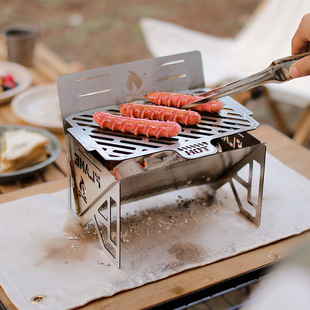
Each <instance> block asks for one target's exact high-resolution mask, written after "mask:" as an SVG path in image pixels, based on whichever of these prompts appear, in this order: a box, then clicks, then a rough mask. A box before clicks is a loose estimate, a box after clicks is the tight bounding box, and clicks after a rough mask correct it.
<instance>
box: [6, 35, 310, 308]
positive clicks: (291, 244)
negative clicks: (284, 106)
mask: <svg viewBox="0 0 310 310" xmlns="http://www.w3.org/2000/svg"><path fill="white" fill-rule="evenodd" d="M5 57H6V56H5V52H4V46H3V42H2V41H1V40H0V59H5ZM35 59H36V60H35V67H34V68H31V69H30V71H31V72H32V75H33V77H34V79H33V81H34V82H33V84H34V85H38V84H44V83H51V82H55V80H56V77H57V76H58V75H60V74H63V73H69V72H73V71H77V70H79V69H81V68H82V67H81V65H80V64H79V63H74V64H68V63H66V62H64V61H63V60H62V59H60V58H59V57H58V56H57V55H55V54H54V53H53V52H52V51H50V50H49V49H47V48H46V47H45V46H44V45H42V44H39V45H38V46H37V49H36V58H35ZM0 124H14V125H16V124H17V125H29V124H26V123H24V122H23V121H21V120H19V119H18V118H17V117H16V116H15V115H14V114H13V112H12V110H11V108H10V104H9V103H8V104H3V105H0ZM252 134H253V135H254V136H255V137H257V138H258V139H259V140H260V141H261V142H266V143H267V151H268V152H269V153H271V154H272V155H274V156H275V157H277V158H278V159H280V160H281V161H282V162H283V163H284V164H286V165H287V166H289V167H291V168H293V169H295V170H296V171H297V172H299V173H300V174H302V175H304V176H305V177H307V178H309V179H310V151H309V150H308V149H306V148H304V147H303V146H301V145H299V144H297V143H295V142H294V141H293V140H291V139H289V138H288V137H286V136H284V135H283V134H281V133H279V132H278V131H277V130H275V129H272V128H271V127H268V126H264V125H262V126H260V127H259V128H258V129H256V130H255V131H253V132H252ZM55 135H56V137H57V138H58V139H59V141H60V142H61V145H62V152H61V154H60V156H59V157H58V158H57V159H56V161H55V163H53V164H51V165H49V166H48V167H47V168H46V169H45V170H44V171H43V172H41V173H37V174H35V175H34V176H33V177H30V178H27V179H24V180H21V181H17V182H11V183H5V184H1V185H0V204H1V203H4V202H8V201H11V200H14V199H18V198H22V197H26V196H31V195H35V194H38V193H52V192H56V191H59V190H61V189H64V188H66V187H67V186H68V183H67V172H68V171H67V159H66V153H65V141H64V136H63V134H62V133H55ZM308 239H310V232H309V231H308V232H305V233H303V234H300V235H297V236H294V237H290V238H287V239H284V240H281V241H279V242H275V243H272V244H270V245H268V246H263V247H260V248H258V249H255V250H252V251H249V252H247V253H243V254H240V255H237V256H234V257H231V258H228V259H224V260H221V261H219V262H215V263H212V264H209V265H206V266H203V267H200V268H195V269H191V270H188V271H185V272H182V273H179V274H176V275H173V276H170V277H168V278H166V279H163V280H160V281H156V282H153V283H150V284H146V285H144V286H142V287H138V288H136V289H132V290H128V291H125V292H121V293H118V294H116V295H114V296H112V297H108V298H102V299H99V300H96V301H93V302H91V303H89V304H87V305H86V306H84V307H82V308H83V309H92V310H94V309H103V308H104V309H127V310H130V309H142V308H147V307H151V306H154V305H157V304H160V303H163V302H166V301H169V300H172V299H174V298H178V297H181V296H184V295H186V294H189V293H191V292H194V291H197V290H200V289H202V288H204V287H208V286H210V285H213V284H216V283H219V282H221V281H225V280H228V279H231V278H233V277H235V276H238V275H240V274H244V273H247V272H249V271H251V270H255V269H257V268H260V267H263V266H266V265H269V264H270V263H273V262H274V261H275V260H277V259H278V258H283V257H285V256H287V255H288V254H289V253H290V251H291V250H292V249H294V248H295V247H296V246H297V245H299V244H300V243H302V242H305V241H306V240H308ZM270 254H273V255H272V256H271V255H270ZM271 257H272V258H271ZM0 301H1V302H2V303H3V305H4V306H5V307H6V308H7V309H16V308H15V306H14V305H13V304H12V303H11V301H10V300H9V299H8V297H7V296H6V294H5V292H4V291H3V290H2V289H1V287H0Z"/></svg>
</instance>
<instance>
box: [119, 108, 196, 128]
mask: <svg viewBox="0 0 310 310" xmlns="http://www.w3.org/2000/svg"><path fill="white" fill-rule="evenodd" d="M120 112H121V114H122V115H123V116H129V117H136V118H148V119H152V120H160V121H173V122H177V123H179V124H185V125H197V124H198V123H199V122H200V120H201V116H200V114H199V113H197V112H195V111H189V110H180V109H176V108H170V107H162V106H156V105H146V104H134V103H124V104H122V105H121V106H120Z"/></svg>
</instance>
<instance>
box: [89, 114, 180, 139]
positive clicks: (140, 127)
mask: <svg viewBox="0 0 310 310" xmlns="http://www.w3.org/2000/svg"><path fill="white" fill-rule="evenodd" d="M93 118H94V120H95V122H96V123H97V124H98V125H99V126H100V127H101V128H108V129H111V130H119V131H122V132H131V133H133V134H135V135H139V134H141V135H145V136H147V137H149V136H155V137H156V138H160V137H165V138H170V137H174V136H176V135H178V134H179V133H180V132H181V126H180V125H179V124H178V123H175V122H169V121H167V122H163V121H153V120H149V119H140V118H132V117H125V116H119V115H114V114H110V113H106V112H96V113H94V116H93Z"/></svg>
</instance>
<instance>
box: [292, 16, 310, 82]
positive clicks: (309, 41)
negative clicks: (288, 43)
mask: <svg viewBox="0 0 310 310" xmlns="http://www.w3.org/2000/svg"><path fill="white" fill-rule="evenodd" d="M307 51H310V13H309V14H306V15H305V16H304V17H303V18H302V20H301V22H300V24H299V26H298V29H297V30H296V33H295V35H294V37H293V39H292V55H295V54H299V53H303V52H307ZM290 75H291V77H293V78H298V77H301V76H306V75H310V56H307V57H304V58H302V59H300V60H298V61H296V62H295V63H294V64H293V65H292V67H291V68H290Z"/></svg>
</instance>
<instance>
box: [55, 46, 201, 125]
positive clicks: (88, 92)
mask: <svg viewBox="0 0 310 310" xmlns="http://www.w3.org/2000/svg"><path fill="white" fill-rule="evenodd" d="M204 86H205V85H204V77H203V71H202V60H201V54H200V52H198V51H193V52H190V53H182V54H177V55H170V56H164V57H158V58H151V59H146V60H141V61H135V62H130V63H125V64H120V65H114V66H109V67H103V68H97V69H91V70H85V71H82V72H77V73H70V74H65V75H62V76H59V77H58V79H57V88H58V94H59V101H60V107H61V112H62V118H63V119H65V118H66V117H67V116H69V115H71V114H74V113H77V112H80V111H85V110H89V109H96V108H100V107H104V106H107V105H115V104H116V105H117V104H121V103H124V102H128V101H131V100H135V99H141V98H144V96H145V95H146V94H148V93H150V92H153V91H181V90H184V89H194V88H200V87H204Z"/></svg>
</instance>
